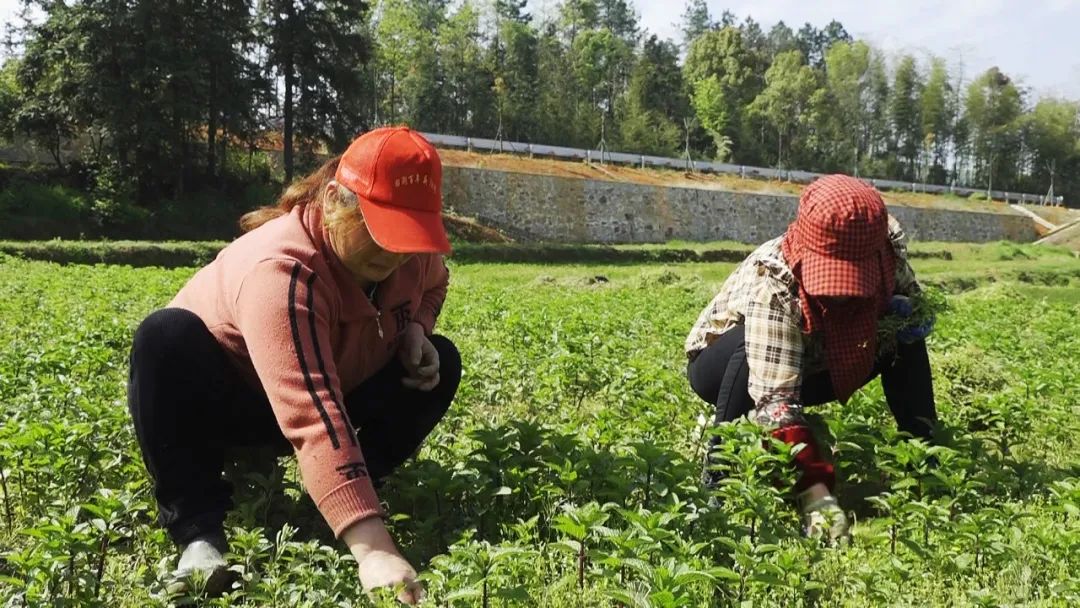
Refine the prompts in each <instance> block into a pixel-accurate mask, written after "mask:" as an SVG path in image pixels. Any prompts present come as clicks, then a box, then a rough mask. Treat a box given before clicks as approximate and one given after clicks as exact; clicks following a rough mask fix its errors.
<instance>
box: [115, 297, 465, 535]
mask: <svg viewBox="0 0 1080 608" xmlns="http://www.w3.org/2000/svg"><path fill="white" fill-rule="evenodd" d="M430 339H431V343H432V344H433V345H434V346H435V349H436V350H437V351H438V352H439V375H440V381H439V384H438V386H436V387H435V388H434V389H432V390H431V391H430V392H424V391H417V390H412V389H408V388H406V387H404V386H402V384H401V379H402V377H404V376H405V369H404V368H403V367H402V365H401V364H400V363H399V362H398V361H397V360H396V359H394V360H393V362H392V363H390V364H388V365H387V366H386V367H385V368H383V369H382V370H381V371H380V372H378V373H377V374H375V375H374V376H373V377H371V378H369V379H368V380H366V381H365V382H364V383H363V384H361V385H360V386H358V387H357V388H356V389H354V390H353V391H352V392H350V393H349V394H348V395H346V396H345V407H346V410H347V412H348V415H349V419H350V420H351V421H352V423H353V426H355V427H356V428H357V429H358V430H357V437H358V439H359V441H360V446H361V449H363V451H364V459H365V460H366V462H367V468H368V473H369V474H370V475H371V478H372V480H373V481H376V482H377V481H378V480H379V479H380V478H382V477H384V476H385V475H387V474H388V473H390V472H391V471H392V470H394V469H395V468H396V467H397V466H399V465H401V464H402V463H403V462H405V460H406V459H408V458H409V456H411V455H412V454H413V453H414V452H415V451H416V450H417V448H418V447H419V446H420V444H421V442H423V440H424V438H425V437H427V435H428V433H430V432H431V430H432V429H433V428H435V425H436V424H437V423H438V422H439V420H441V419H442V417H443V415H444V414H445V413H446V410H447V409H448V408H449V407H450V402H451V401H452V400H453V399H454V393H456V392H457V387H458V382H459V381H460V379H461V356H460V355H459V354H458V351H457V348H456V347H455V346H454V344H453V343H452V342H450V340H448V339H446V338H444V337H442V336H431V338H430ZM130 364H131V368H130V375H129V382H128V408H129V410H130V411H131V416H132V419H133V421H134V423H135V434H136V435H137V436H138V439H139V447H140V449H141V450H142V455H143V461H144V462H145V463H146V468H147V470H148V471H149V472H150V475H151V476H152V477H153V479H154V497H155V498H156V499H157V503H158V521H159V523H160V524H161V525H162V526H164V527H165V528H166V529H167V530H168V532H169V535H170V536H171V537H172V539H173V540H174V541H175V542H177V543H179V544H184V543H186V542H189V541H190V540H192V539H193V538H194V537H196V536H201V535H212V534H220V533H221V530H222V522H223V521H224V518H225V512H226V511H228V510H229V509H230V508H231V507H232V500H231V496H232V487H231V485H230V484H229V483H228V482H227V481H225V480H224V479H223V477H222V469H223V467H224V459H225V451H226V448H233V447H238V446H239V447H244V446H272V447H274V448H276V449H277V450H278V452H279V453H280V454H282V455H285V454H288V453H289V452H291V447H290V445H289V443H288V441H287V440H286V439H285V437H284V436H283V435H282V433H281V429H280V427H279V426H278V424H277V421H276V419H275V418H274V415H273V412H272V410H271V409H270V403H269V402H268V400H267V398H266V394H265V393H264V392H263V391H262V390H261V389H258V390H257V389H253V388H251V387H250V385H249V384H248V383H247V382H245V381H244V379H243V378H242V376H241V375H240V373H239V372H238V371H237V370H236V368H235V367H234V366H233V364H232V363H231V362H230V361H229V360H228V358H227V357H226V355H225V352H224V350H223V349H222V348H221V346H220V345H219V344H218V342H217V340H216V339H215V338H214V336H213V334H211V333H210V331H209V330H208V329H207V328H206V325H205V324H204V323H203V322H202V320H201V319H199V317H197V316H196V315H195V314H194V313H191V312H189V311H187V310H183V309H179V308H166V309H163V310H159V311H157V312H154V313H153V314H151V315H150V316H149V317H147V318H146V320H144V321H143V322H142V324H141V325H139V328H138V330H136V332H135V339H134V344H133V345H132V350H131V360H130Z"/></svg>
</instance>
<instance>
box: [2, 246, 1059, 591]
mask: <svg viewBox="0 0 1080 608" xmlns="http://www.w3.org/2000/svg"><path fill="white" fill-rule="evenodd" d="M944 247H947V246H944V245H941V244H929V245H927V246H926V250H927V251H931V250H933V251H939V250H941V249H942V248H944ZM918 250H919V248H916V251H918ZM950 251H951V253H952V254H953V256H952V257H953V259H952V260H945V259H941V258H940V257H934V256H930V257H926V258H920V259H917V260H916V261H915V266H916V269H917V271H919V272H920V276H921V278H922V279H923V280H924V282H926V283H930V284H936V285H940V286H942V287H943V288H944V289H946V290H947V291H948V292H949V310H948V311H947V312H946V313H945V314H944V315H943V316H942V317H941V318H940V319H939V323H938V327H937V331H936V332H935V334H934V335H933V336H932V338H931V341H930V348H931V358H932V363H933V367H934V384H935V390H936V394H937V399H938V408H939V411H940V414H941V418H942V426H941V428H940V429H939V433H938V438H939V443H938V444H937V445H934V446H928V445H926V444H924V443H921V442H915V441H907V440H904V439H903V438H900V437H897V435H896V433H895V431H894V425H893V423H892V419H891V417H890V415H889V413H888V410H887V408H886V406H885V403H884V398H883V396H882V393H881V389H880V386H879V384H878V383H877V382H874V383H872V384H871V385H870V386H868V387H867V388H865V389H863V390H862V391H860V392H859V393H857V394H856V395H855V396H854V397H853V398H852V399H851V400H850V401H849V402H848V403H847V404H846V405H844V406H840V405H838V404H833V405H830V406H827V407H822V408H818V409H815V410H814V412H815V413H816V414H817V416H816V418H817V423H818V425H819V428H820V432H821V433H822V434H824V435H825V436H826V437H827V438H828V440H829V441H830V443H831V445H832V446H834V454H833V455H834V459H835V461H836V463H837V465H838V470H839V473H840V477H841V479H842V481H841V485H840V488H839V494H840V499H841V502H842V505H843V506H844V508H845V509H846V510H848V511H849V512H851V513H853V514H854V517H855V520H856V522H857V523H856V525H855V527H854V535H853V538H852V541H851V542H850V544H844V545H842V546H838V547H828V546H823V545H822V544H820V542H819V541H813V540H808V539H805V538H803V537H802V536H801V533H800V525H799V521H798V518H797V516H796V511H795V510H794V508H793V507H792V505H791V504H790V500H789V497H788V493H787V492H786V491H785V490H784V488H783V484H777V483H776V480H777V479H778V478H781V479H788V480H790V477H791V475H790V471H789V469H788V466H787V459H788V458H790V454H789V453H787V452H786V451H785V449H781V448H775V447H774V448H769V447H768V446H765V445H763V442H762V436H763V435H762V433H761V432H760V431H758V430H757V429H756V428H754V427H751V426H748V425H746V424H742V425H729V426H727V427H725V428H723V429H722V430H721V431H720V432H721V433H722V434H723V437H724V443H723V445H724V446H725V450H724V452H723V453H724V456H723V459H724V464H725V466H726V467H727V469H728V475H727V478H726V481H725V483H724V484H723V485H722V486H721V487H720V489H719V490H718V491H717V492H716V494H715V495H713V496H710V495H709V494H708V493H706V492H705V491H704V490H703V489H702V488H701V487H700V486H699V483H698V479H699V473H700V461H701V455H702V445H703V442H704V439H703V437H704V434H705V433H706V432H707V431H706V428H705V427H704V426H703V424H702V422H701V421H702V420H703V418H702V417H703V416H705V417H707V416H709V408H708V406H707V404H705V403H701V402H700V401H699V400H698V399H697V398H696V397H695V396H694V395H693V394H692V393H691V391H690V389H689V387H688V385H687V382H686V380H685V371H684V368H685V357H684V356H683V354H682V342H683V339H684V337H685V335H686V332H687V331H688V329H689V327H690V325H691V323H692V322H693V320H694V319H695V318H696V316H697V314H698V313H699V311H700V310H701V308H702V307H703V306H704V305H705V304H706V303H707V302H708V300H709V298H710V297H711V296H712V295H713V293H714V292H715V290H716V289H717V288H718V287H719V285H720V283H721V282H722V281H723V279H724V277H725V276H726V275H727V273H728V272H730V271H731V269H732V268H733V267H734V265H733V264H726V263H715V264H704V263H686V264H670V265H634V264H618V265H603V266H600V265H560V264H535V265H526V264H501V265H500V264H480V263H474V264H465V263H453V262H452V263H451V267H452V268H451V270H452V288H451V293H450V296H449V298H448V301H447V305H446V308H445V310H444V312H443V316H442V318H441V319H440V323H439V328H438V330H439V332H440V333H444V334H446V335H448V336H449V337H451V338H452V339H453V340H454V341H455V342H456V343H457V344H458V346H459V348H460V350H461V351H462V355H463V359H464V363H465V375H464V378H463V381H462V385H461V389H460V392H459V394H458V398H457V400H456V402H455V404H454V406H453V408H452V409H451V411H450V414H449V415H448V417H447V418H446V419H445V420H444V422H443V424H442V425H441V426H439V427H438V428H437V429H436V431H435V433H434V434H433V436H432V437H431V438H430V439H429V441H428V443H427V444H426V446H425V448H424V449H423V450H422V452H421V453H420V455H419V458H418V459H417V460H415V461H413V462H411V463H410V464H408V465H407V466H405V467H404V468H403V469H401V470H399V471H398V472H397V473H396V474H395V476H394V477H393V478H392V479H391V480H390V481H389V482H388V483H387V485H386V486H385V487H384V488H383V489H382V490H381V493H380V494H381V497H382V498H383V500H384V501H386V503H387V506H388V512H389V513H390V514H391V518H390V525H391V526H392V529H393V531H394V533H395V536H396V538H397V539H398V540H399V542H400V544H401V546H402V548H403V551H404V553H405V555H406V557H408V558H409V559H410V560H411V561H412V563H413V564H414V565H415V566H417V568H418V569H419V570H422V571H423V576H424V579H425V585H426V587H427V591H428V594H427V600H426V601H425V603H424V605H427V606H483V607H485V608H486V607H488V606H560V607H562V606H574V607H576V606H581V607H595V606H610V607H616V606H620V607H639V606H640V607H645V606H656V607H675V606H693V607H699V606H867V605H888V606H930V605H933V606H1006V605H1008V606H1017V605H1031V606H1076V605H1080V455H1078V453H1077V448H1078V445H1080V442H1078V441H1077V438H1078V437H1080V383H1078V382H1077V374H1078V372H1080V320H1078V314H1080V259H1077V257H1076V256H1075V255H1073V254H1071V253H1069V252H1067V251H1064V250H1057V249H1040V248H1036V247H1029V246H1028V247H1020V246H1012V245H1005V244H996V245H987V246H979V247H976V246H956V247H951V248H950ZM193 272H194V269H192V268H181V269H171V270H169V269H161V268H131V267H128V266H109V265H96V266H87V265H77V264H72V265H58V264H54V263H49V262H37V261H25V260H21V259H17V258H15V257H6V256H3V255H0V343H2V344H3V348H2V350H0V471H2V473H3V476H2V478H0V481H2V498H3V503H2V504H0V605H3V606H10V607H15V606H109V607H135V606H139V607H141V606H159V605H171V604H173V603H175V602H178V601H179V602H184V601H187V602H194V603H196V604H198V605H201V606H226V605H239V606H288V607H294V606H312V607H316V606H318V607H322V606H354V605H358V606H364V605H371V604H370V602H372V601H374V602H376V604H377V605H385V606H389V605H392V602H391V601H389V600H385V599H380V598H375V599H374V600H370V599H368V598H366V597H365V596H364V595H363V594H362V593H361V591H360V589H359V583H358V580H357V577H356V573H355V567H356V566H355V563H354V562H352V561H351V557H349V556H348V554H347V552H346V551H345V549H344V547H343V546H341V545H339V544H335V543H334V541H333V540H332V539H331V538H328V534H327V531H326V530H325V525H324V524H323V523H322V522H321V519H320V516H319V515H318V512H317V511H316V510H315V508H314V507H313V505H312V504H311V501H310V499H309V498H308V497H307V495H306V494H305V493H304V491H303V489H302V488H301V486H300V485H299V483H298V481H297V476H296V471H295V468H294V467H293V466H292V463H291V462H289V460H288V459H283V460H282V461H281V466H279V467H256V468H257V469H258V470H246V469H245V468H243V467H240V468H238V469H236V470H235V471H234V472H233V473H232V476H233V478H234V479H235V481H236V485H237V488H238V493H239V496H240V497H241V499H240V500H238V502H239V504H240V506H239V507H238V508H237V509H236V510H235V511H233V512H232V514H231V516H230V519H229V521H228V525H229V526H230V538H231V553H232V557H231V559H232V561H233V563H234V564H235V568H236V570H237V571H238V573H239V574H240V577H239V581H238V584H237V586H236V587H235V588H234V590H233V591H231V592H230V593H229V594H228V595H227V596H225V597H223V598H218V599H206V598H201V597H199V596H198V593H195V594H194V596H193V597H187V598H170V597H168V595H167V594H166V593H165V591H164V589H163V585H162V582H161V581H162V576H163V575H164V574H165V573H167V572H168V571H169V570H171V568H173V567H174V565H175V557H176V556H175V550H174V548H173V547H172V546H171V545H170V543H169V541H168V540H167V538H166V536H165V534H164V533H163V532H162V531H161V530H159V529H158V528H156V527H155V526H154V524H153V517H154V507H153V504H152V499H151V495H150V485H149V482H148V480H147V478H146V473H145V470H144V469H143V465H142V463H141V461H140V457H139V453H138V449H137V447H136V444H135V440H134V435H133V432H132V429H131V428H130V422H129V419H128V413H127V409H126V406H125V382H126V378H127V362H126V357H127V351H128V348H129V344H130V340H131V336H132V332H133V330H134V328H135V326H136V325H137V324H138V323H139V321H140V320H141V319H142V318H143V317H144V316H145V315H146V314H147V313H149V312H150V311H152V310H154V309H155V308H157V307H160V306H162V305H163V304H164V303H166V302H167V301H168V300H169V298H170V297H171V296H172V294H173V293H174V292H175V291H176V290H177V289H178V288H179V287H180V286H181V285H182V284H183V283H184V281H185V280H186V279H187V278H188V277H189V276H191V274H192V273H193Z"/></svg>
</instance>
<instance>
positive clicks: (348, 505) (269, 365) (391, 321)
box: [169, 204, 449, 536]
mask: <svg viewBox="0 0 1080 608" xmlns="http://www.w3.org/2000/svg"><path fill="white" fill-rule="evenodd" d="M448 279H449V275H448V272H447V270H446V266H445V264H444V263H443V258H442V256H441V255H434V254H424V255H415V256H412V257H411V258H409V260H408V261H407V262H405V263H404V264H403V265H402V266H401V267H399V268H398V269H397V270H395V271H394V273H393V274H391V275H390V276H389V277H388V278H387V279H386V280H385V281H383V282H382V283H380V284H379V287H378V289H377V290H376V295H375V304H374V305H373V304H372V302H371V301H369V300H368V297H367V295H366V294H365V292H364V290H363V289H362V288H361V287H360V285H359V284H358V283H357V282H356V280H355V279H354V278H353V277H352V275H351V274H349V271H348V270H347V269H346V268H345V266H344V265H343V264H342V263H341V261H340V260H339V259H338V258H337V256H336V255H335V254H334V253H333V251H332V250H331V249H330V246H329V238H328V236H327V233H326V229H325V228H324V227H323V221H322V209H321V208H320V206H319V205H317V204H311V205H306V206H304V207H297V208H295V209H293V210H292V212H291V213H289V214H288V215H285V216H282V217H279V218H276V219H274V220H271V221H269V222H267V223H266V224H263V225H262V226H260V227H259V228H257V229H255V230H252V231H251V232H249V233H247V234H245V235H244V236H242V237H240V238H238V239H237V240H235V241H233V242H232V243H231V244H229V245H228V246H227V247H225V249H224V250H222V251H221V253H220V254H218V256H217V258H216V259H215V260H214V261H213V262H211V263H210V264H209V265H207V266H206V267H204V268H202V269H201V270H199V272H197V273H196V274H195V276H194V277H192V278H191V280H190V281H188V283H187V284H186V285H185V286H184V287H183V288H182V289H181V290H180V293H178V294H177V295H176V297H175V298H174V299H173V301H172V302H171V303H170V304H169V305H170V306H173V307H178V308H184V309H187V310H190V311H191V312H193V313H195V314H196V315H198V316H199V318H200V319H202V320H203V322H205V323H206V326H207V328H209V330H210V332H211V333H212V334H213V335H214V337H215V338H217V341H218V342H219V343H220V344H221V346H222V347H223V348H224V349H225V351H226V353H227V354H228V355H229V357H230V358H231V359H232V361H233V362H234V363H235V365H236V366H237V368H238V369H239V370H240V371H241V373H242V374H243V375H244V376H245V377H246V378H247V379H248V381H249V382H250V383H251V384H252V386H253V387H261V388H262V389H263V390H264V391H266V396H267V397H268V399H269V401H270V406H271V408H273V410H274V416H275V417H276V418H277V421H278V424H279V425H280V426H281V430H282V432H283V433H284V435H285V437H286V438H287V439H288V440H289V441H290V442H291V443H292V445H293V448H294V450H295V451H296V455H297V460H298V463H299V466H300V473H301V475H302V476H303V480H304V485H305V487H306V488H307V490H308V493H310V494H311V497H312V499H313V500H314V501H315V504H316V505H317V506H318V508H319V511H320V512H321V513H322V514H323V517H325V518H326V521H327V523H328V524H329V525H330V527H331V528H332V529H333V530H334V534H335V535H338V536H340V535H341V533H342V532H343V531H344V530H345V529H346V528H348V527H349V526H350V525H352V524H353V523H355V522H357V521H360V520H362V519H364V518H367V517H370V516H373V515H377V514H379V513H380V508H379V500H378V497H377V496H376V494H375V488H374V487H373V486H372V483H371V479H369V478H368V474H367V468H366V466H365V464H364V457H363V454H362V453H361V447H362V446H360V445H357V439H356V432H355V430H354V429H353V428H352V425H351V424H350V422H349V418H348V415H347V414H346V413H345V404H344V396H345V395H346V394H347V393H349V392H350V391H352V390H353V389H354V388H356V387H357V386H358V385H359V384H360V383H361V382H363V381H364V380H366V379H368V378H370V377H371V376H372V375H374V374H375V373H376V372H378V371H379V370H380V369H382V368H383V367H384V366H385V365H386V364H387V363H389V362H390V361H391V360H392V358H393V357H395V356H397V349H398V343H399V342H400V339H401V336H402V333H403V331H404V329H405V327H406V325H408V323H409V322H410V321H416V322H418V323H420V325H422V326H423V328H424V331H425V332H426V333H427V334H429V335H430V334H431V331H432V328H433V327H434V325H435V319H436V317H437V316H438V315H439V309H440V308H441V307H442V304H443V300H444V299H445V297H446V287H447V283H448ZM402 424H408V422H407V421H402Z"/></svg>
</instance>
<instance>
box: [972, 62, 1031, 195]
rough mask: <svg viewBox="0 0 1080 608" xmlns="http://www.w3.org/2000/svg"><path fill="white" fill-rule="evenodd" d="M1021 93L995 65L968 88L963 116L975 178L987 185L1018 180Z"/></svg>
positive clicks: (1011, 183)
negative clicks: (968, 134) (966, 127)
mask: <svg viewBox="0 0 1080 608" xmlns="http://www.w3.org/2000/svg"><path fill="white" fill-rule="evenodd" d="M1023 109H1024V101H1023V96H1022V94H1021V92H1020V90H1019V89H1018V88H1017V87H1016V85H1015V84H1013V82H1012V80H1011V79H1010V78H1009V77H1008V76H1006V75H1005V74H1003V73H1002V72H1001V70H999V69H998V68H996V67H993V68H990V69H989V70H987V71H986V72H984V73H983V74H982V75H981V76H979V77H978V78H976V79H975V80H974V81H973V82H972V83H971V84H970V85H969V86H968V89H967V97H966V102H965V107H964V114H965V119H966V122H967V125H968V128H970V129H971V144H972V152H973V158H974V161H975V180H977V181H978V182H979V183H980V184H986V186H987V188H1013V187H1015V186H1016V183H1017V176H1018V174H1019V172H1020V171H1019V169H1020V167H1019V162H1020V147H1021V146H1020V145H1021V138H1020V136H1021V127H1022V125H1021V121H1020V118H1021V115H1022V113H1023Z"/></svg>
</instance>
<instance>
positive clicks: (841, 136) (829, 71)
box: [825, 42, 870, 174]
mask: <svg viewBox="0 0 1080 608" xmlns="http://www.w3.org/2000/svg"><path fill="white" fill-rule="evenodd" d="M825 66H826V69H825V76H826V83H827V86H828V90H829V94H830V96H831V97H832V100H833V103H834V110H835V111H834V112H833V113H832V114H831V118H832V121H833V122H832V127H833V129H834V130H833V133H835V136H834V137H835V138H836V139H838V140H839V143H840V147H838V149H837V153H836V157H835V159H834V163H835V166H836V168H837V169H841V170H845V171H850V172H853V173H856V174H857V173H858V171H859V162H860V161H861V160H862V158H863V156H864V155H865V154H866V151H867V147H868V142H867V137H866V135H867V123H868V122H869V120H870V108H869V104H868V102H869V98H868V97H869V96H868V90H869V87H870V77H869V71H870V47H869V46H867V45H866V44H865V43H863V42H850V43H849V42H837V43H835V44H833V45H832V46H830V47H829V50H827V51H826V52H825Z"/></svg>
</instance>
